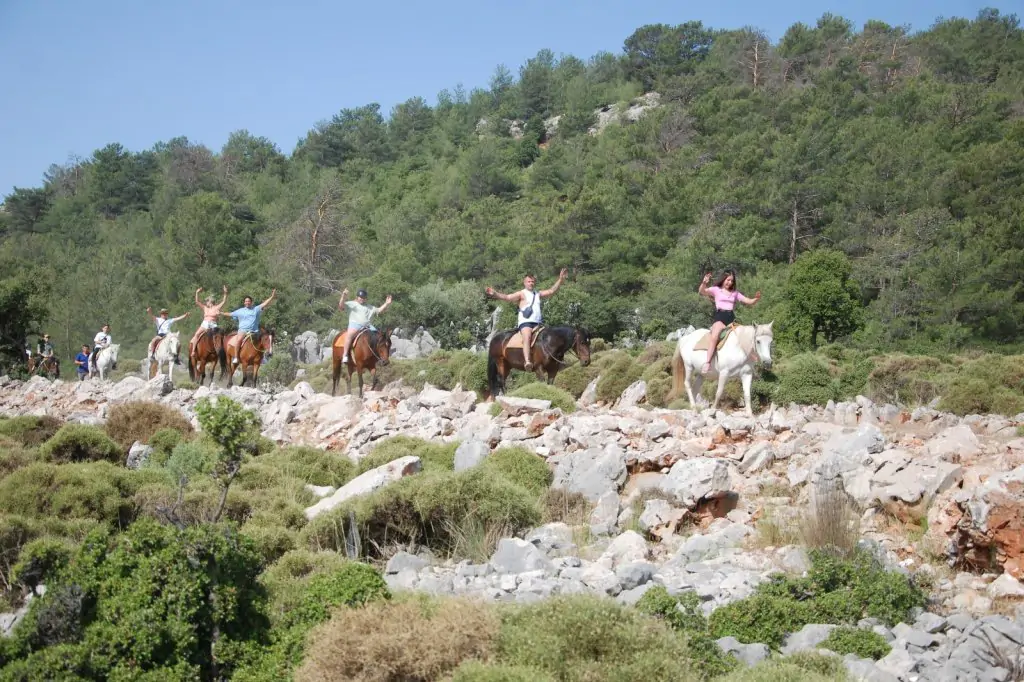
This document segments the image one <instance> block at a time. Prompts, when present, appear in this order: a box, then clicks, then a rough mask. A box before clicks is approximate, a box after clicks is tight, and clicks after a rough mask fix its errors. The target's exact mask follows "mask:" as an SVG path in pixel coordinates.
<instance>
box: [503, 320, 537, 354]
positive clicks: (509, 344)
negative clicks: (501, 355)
mask: <svg viewBox="0 0 1024 682" xmlns="http://www.w3.org/2000/svg"><path fill="white" fill-rule="evenodd" d="M543 329H544V325H542V324H541V325H538V326H536V327H534V328H533V335H532V336H530V348H533V347H534V346H536V345H537V339H538V338H539V337H540V332H541V330H543ZM509 348H518V349H520V350H521V349H522V348H523V332H522V330H519V329H517V330H516V333H515V334H513V335H512V336H511V337H509V340H508V341H506V342H505V350H508V349H509Z"/></svg>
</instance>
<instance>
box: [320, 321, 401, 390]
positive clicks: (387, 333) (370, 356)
mask: <svg viewBox="0 0 1024 682" xmlns="http://www.w3.org/2000/svg"><path fill="white" fill-rule="evenodd" d="M349 331H351V330H345V331H343V332H341V333H340V334H338V335H337V336H335V337H334V343H333V344H331V360H332V363H333V366H334V374H333V379H334V382H333V384H332V385H331V395H335V394H336V393H337V391H338V379H339V378H341V354H342V352H343V351H344V350H345V335H346V334H348V333H349ZM389 362H391V330H390V329H381V330H380V331H373V330H372V329H360V330H359V331H357V332H356V338H355V341H353V342H352V347H351V348H350V349H349V351H348V362H347V363H345V366H346V367H347V368H348V375H347V376H346V377H345V383H346V385H347V386H348V392H349V394H350V395H351V394H352V372H353V370H354V371H355V372H356V373H357V374H358V375H359V397H360V398H362V397H363V370H364V369H368V370H370V390H371V391H372V390H373V389H374V388H375V387H376V386H377V365H380V366H381V367H387V365H388V363H389Z"/></svg>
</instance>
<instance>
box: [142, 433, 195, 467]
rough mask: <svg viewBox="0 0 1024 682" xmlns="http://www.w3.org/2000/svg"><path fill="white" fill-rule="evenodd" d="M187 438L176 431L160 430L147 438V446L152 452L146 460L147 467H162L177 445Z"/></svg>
mask: <svg viewBox="0 0 1024 682" xmlns="http://www.w3.org/2000/svg"><path fill="white" fill-rule="evenodd" d="M185 440H187V438H186V437H185V436H184V435H183V434H182V433H181V431H179V430H177V429H160V430H159V431H157V432H156V433H154V434H153V435H152V436H150V438H149V442H148V443H147V445H149V446H150V447H152V448H153V452H152V453H151V454H150V456H149V460H147V462H148V464H149V465H157V466H163V465H164V464H165V463H166V462H167V458H168V457H170V456H171V453H172V452H173V451H174V448H175V447H177V445H178V443H181V442H183V441H185Z"/></svg>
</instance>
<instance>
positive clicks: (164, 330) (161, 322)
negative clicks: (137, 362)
mask: <svg viewBox="0 0 1024 682" xmlns="http://www.w3.org/2000/svg"><path fill="white" fill-rule="evenodd" d="M146 313H147V314H148V315H152V314H153V309H152V308H148V307H147V308H146ZM168 315H170V313H169V312H167V308H161V309H160V316H159V317H154V318H153V323H154V324H155V325H156V336H154V337H153V340H152V341H150V342H149V347H148V348H147V352H146V359H147V360H152V359H153V354H154V353H156V346H157V344H158V343H160V339H162V338H164V337H165V336H167V335H168V334H170V333H171V326H172V325H174V323H175V322H180V321H181V320H184V319H185V318H186V317H188V315H189V314H188V313H187V312H186V313H185V314H184V315H179V316H178V317H168Z"/></svg>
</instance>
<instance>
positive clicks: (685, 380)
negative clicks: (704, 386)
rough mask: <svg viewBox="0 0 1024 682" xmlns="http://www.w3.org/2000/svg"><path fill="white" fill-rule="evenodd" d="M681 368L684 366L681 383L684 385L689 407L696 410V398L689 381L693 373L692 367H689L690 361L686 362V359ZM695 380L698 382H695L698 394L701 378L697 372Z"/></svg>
mask: <svg viewBox="0 0 1024 682" xmlns="http://www.w3.org/2000/svg"><path fill="white" fill-rule="evenodd" d="M683 368H684V370H685V372H686V374H685V376H684V377H683V384H684V385H685V386H686V397H687V398H689V399H690V407H692V408H693V409H695V410H696V409H697V400H696V398H695V397H694V390H693V386H691V385H690V381H691V379H693V374H694V372H693V368H692V367H690V363H688V362H686V361H684V362H683ZM697 382H698V383H697V393H698V394H699V393H700V382H702V378H701V376H700V374H699V373H698V374H697Z"/></svg>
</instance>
